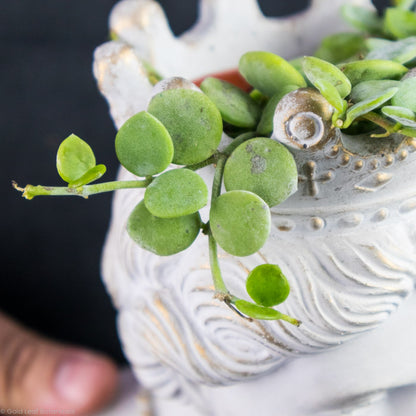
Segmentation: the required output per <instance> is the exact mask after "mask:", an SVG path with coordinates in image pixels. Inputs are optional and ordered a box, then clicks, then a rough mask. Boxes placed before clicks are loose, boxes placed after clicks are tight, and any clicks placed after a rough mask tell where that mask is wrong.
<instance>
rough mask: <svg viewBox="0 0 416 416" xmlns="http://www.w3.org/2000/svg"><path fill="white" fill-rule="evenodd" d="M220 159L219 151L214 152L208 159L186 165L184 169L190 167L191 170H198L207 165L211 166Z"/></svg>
mask: <svg viewBox="0 0 416 416" xmlns="http://www.w3.org/2000/svg"><path fill="white" fill-rule="evenodd" d="M217 159H218V153H214V154H213V155H212V156H211V157H209V158H208V159H205V160H203V161H202V162H199V163H195V164H194V165H187V166H184V167H183V168H182V169H189V170H198V169H202V168H204V167H205V166H209V165H212V164H213V163H215V162H216V161H217Z"/></svg>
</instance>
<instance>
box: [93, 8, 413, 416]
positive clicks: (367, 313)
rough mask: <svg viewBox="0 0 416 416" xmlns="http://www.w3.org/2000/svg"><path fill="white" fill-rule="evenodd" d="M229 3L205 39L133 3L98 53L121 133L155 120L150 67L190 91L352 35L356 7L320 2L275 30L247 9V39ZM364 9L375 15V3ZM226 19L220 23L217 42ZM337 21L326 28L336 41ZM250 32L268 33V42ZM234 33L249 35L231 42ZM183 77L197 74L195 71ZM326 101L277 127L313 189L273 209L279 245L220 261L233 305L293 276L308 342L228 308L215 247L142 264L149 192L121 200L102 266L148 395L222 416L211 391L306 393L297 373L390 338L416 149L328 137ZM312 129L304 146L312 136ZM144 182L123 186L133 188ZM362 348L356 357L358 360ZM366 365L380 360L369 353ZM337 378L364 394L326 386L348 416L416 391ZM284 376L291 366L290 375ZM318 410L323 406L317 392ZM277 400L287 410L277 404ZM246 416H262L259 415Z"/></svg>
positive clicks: (401, 285)
mask: <svg viewBox="0 0 416 416" xmlns="http://www.w3.org/2000/svg"><path fill="white" fill-rule="evenodd" d="M231 3H232V1H230V0H227V1H225V0H224V1H220V0H218V1H216V2H215V1H214V2H210V1H204V2H203V3H202V12H203V13H202V16H201V19H200V22H199V25H197V27H196V28H195V29H194V30H193V31H191V32H189V33H187V35H186V36H185V37H184V38H183V39H177V38H175V37H173V35H172V34H171V33H170V31H169V29H168V27H167V23H166V20H165V17H164V15H163V13H162V11H161V10H160V8H159V7H158V5H157V3H155V2H153V1H150V0H148V1H139V0H125V1H123V2H121V3H119V4H118V5H117V6H116V7H115V9H114V11H113V14H112V18H111V25H112V29H113V31H114V32H115V33H116V34H117V36H118V37H119V39H120V40H119V41H117V42H110V43H107V44H105V45H103V46H101V47H100V48H98V49H97V51H96V53H95V62H94V71H95V76H96V78H97V81H98V85H99V87H100V90H101V91H102V93H103V94H104V95H105V97H106V98H107V100H108V101H109V104H110V109H111V114H112V116H113V118H114V120H115V122H116V124H117V126H121V124H122V123H123V122H124V121H125V120H126V119H127V118H129V117H130V116H132V115H133V114H135V113H136V112H138V111H140V110H143V109H144V108H145V107H146V105H147V102H148V100H149V97H150V95H151V93H152V92H151V90H152V86H151V85H150V83H149V81H148V78H147V70H146V68H145V66H144V65H143V63H142V61H141V59H140V56H143V57H144V58H146V59H149V58H150V59H153V61H152V64H153V65H154V66H155V67H156V68H157V69H158V70H159V71H160V72H161V73H162V74H163V75H165V76H167V77H168V76H173V75H177V74H178V73H180V74H181V75H183V76H186V77H189V78H191V79H195V78H197V77H199V76H201V75H203V74H204V73H212V72H214V71H217V70H223V69H227V68H230V67H233V66H235V62H236V61H237V60H238V57H239V56H240V55H241V53H242V52H244V51H246V50H249V49H265V50H271V51H274V52H277V53H279V54H281V55H286V56H287V57H288V58H291V57H293V56H296V55H300V54H303V53H306V52H307V50H308V49H311V48H313V47H315V46H316V44H317V42H318V39H320V38H321V37H322V36H323V35H324V33H330V32H332V31H335V29H336V30H337V31H339V26H340V23H339V21H338V20H337V18H336V17H335V16H336V15H337V9H338V8H339V6H340V5H341V4H342V3H343V2H342V1H336V2H331V4H328V2H326V1H315V2H313V7H311V9H310V10H309V11H308V13H303V14H302V15H299V16H294V17H292V18H291V21H287V22H285V21H272V20H270V21H269V20H267V19H266V18H264V17H263V16H262V15H261V14H260V12H259V10H258V9H257V7H256V5H255V2H254V1H249V0H245V1H241V7H240V9H239V13H240V14H239V16H238V19H240V21H241V20H244V21H245V25H241V24H238V25H237V21H232V20H231V21H230V22H228V23H226V22H225V21H224V19H222V17H221V16H224V13H225V12H226V11H227V10H230V8H231ZM333 3H334V4H333ZM361 3H362V4H368V6H369V7H370V4H369V2H366V1H364V0H363V1H361ZM210 13H211V14H210ZM212 13H214V16H216V17H215V19H214V20H211V21H210V29H209V30H208V28H205V32H204V31H203V28H204V27H205V25H206V24H207V21H208V19H209V18H208V17H209V16H212ZM230 16H232V17H231V19H233V18H235V19H237V17H236V16H235V15H233V14H230ZM328 16H331V18H330V19H329V18H328ZM324 18H325V19H326V20H325V22H329V23H328V25H322V21H323V20H324ZM288 24H290V28H291V29H290V30H289V29H288V26H287V25H288ZM242 26H244V30H242ZM249 27H252V28H260V27H261V33H260V30H254V31H250V30H248V28H249ZM230 28H233V30H234V28H235V31H236V32H238V33H235V34H234V36H232V37H230V36H226V34H227V33H228V31H229V30H230ZM200 31H201V33H204V36H201V33H200ZM233 33H234V32H233ZM288 33H289V34H290V35H291V36H290V37H289V36H288ZM278 35H281V37H279V36H278ZM283 35H285V37H284V40H283ZM292 38H293V39H296V41H294V40H293V39H292ZM271 39H273V42H272V43H271ZM279 39H281V40H279ZM212 45H215V46H212ZM173 56H175V58H174V59H173V58H172V57H173ZM190 57H192V58H190ZM181 62H182V63H183V62H187V63H190V64H189V65H186V66H184V67H183V68H181V65H182V64H181ZM180 69H181V71H180ZM182 69H183V70H182ZM181 82H182V81H181ZM305 93H308V90H307V89H302V90H298V91H296V92H294V93H291V94H292V95H291V96H290V97H289V98H293V97H294V96H296V94H298V95H299V94H305ZM289 95H290V94H289ZM308 98H309V99H311V97H310V96H309V97H308ZM317 100H318V98H316V97H312V103H313V105H312V104H311V101H309V102H306V101H307V100H304V103H303V104H302V106H303V107H302V106H301V107H302V108H299V109H298V110H297V111H295V112H293V111H292V110H293V106H292V105H289V104H287V102H286V104H285V103H283V104H282V106H284V108H283V110H282V109H278V110H279V111H277V112H276V116H275V131H274V138H276V139H277V140H279V141H281V142H283V143H285V144H286V145H288V146H290V147H291V151H292V153H293V155H294V157H295V160H296V163H297V167H298V171H299V189H298V191H297V192H296V193H295V194H294V195H292V196H291V197H290V198H289V199H288V200H286V201H285V202H284V203H283V204H281V205H279V206H277V207H275V208H273V209H272V222H273V226H272V233H271V236H270V238H269V241H268V242H267V243H266V245H265V246H264V247H263V248H262V250H261V251H260V252H258V253H256V254H255V255H252V256H248V257H244V258H237V259H236V258H231V257H230V256H228V255H226V254H224V255H223V257H222V258H221V267H222V270H223V274H224V276H225V277H226V279H227V282H228V284H229V287H230V289H231V290H232V291H233V292H235V293H236V294H238V295H241V296H244V295H243V293H244V289H243V288H244V284H245V279H246V277H247V273H248V270H251V269H253V268H254V267H255V266H256V265H257V264H259V263H260V262H262V263H264V262H266V263H272V264H279V265H280V267H281V268H282V271H283V272H284V273H285V275H286V276H287V278H288V280H289V283H290V285H291V294H290V296H289V298H288V300H287V301H286V302H285V304H284V307H283V308H282V312H284V313H287V314H289V315H291V316H295V317H296V318H298V319H300V320H301V321H302V325H301V326H300V327H299V328H297V327H294V326H291V325H289V324H285V323H283V322H281V321H275V322H266V321H249V320H247V319H245V318H243V317H240V316H239V315H237V314H235V313H234V312H233V311H231V310H230V309H229V308H228V307H227V306H226V305H225V304H223V303H220V302H219V301H218V300H216V299H215V298H214V296H213V295H214V288H213V286H212V282H211V275H210V271H209V259H208V257H207V254H206V253H207V250H206V246H207V241H206V239H205V238H204V237H203V236H200V237H199V239H198V240H197V242H196V244H194V245H193V246H192V247H191V248H190V249H188V250H187V251H185V252H183V253H180V254H176V255H174V256H171V257H167V258H160V257H157V256H155V255H153V254H151V253H149V252H146V251H144V250H141V249H140V248H139V247H138V246H137V245H135V243H134V242H133V241H132V240H131V239H130V238H129V237H128V235H127V233H126V231H125V226H126V222H127V218H128V216H129V214H130V212H131V210H132V209H133V208H134V206H135V205H136V204H137V203H138V202H139V201H140V199H141V198H142V195H141V194H140V193H138V192H137V190H135V191H123V192H119V193H117V194H116V196H115V198H114V205H113V217H112V222H111V226H110V230H109V234H108V238H107V242H106V246H105V250H104V256H103V276H104V281H105V283H106V286H107V288H108V290H109V292H110V294H111V296H112V298H113V301H114V303H115V305H116V306H117V308H118V310H119V329H120V335H121V338H122V342H123V345H124V348H125V352H126V354H127V357H128V358H129V360H130V361H131V363H132V365H133V368H134V370H135V371H136V373H137V375H138V376H139V378H140V380H141V382H142V383H143V384H144V385H145V386H146V387H148V388H149V389H152V390H153V391H154V392H156V393H157V394H160V395H163V396H165V397H174V396H177V395H179V394H183V395H185V396H186V397H187V398H188V399H190V400H191V401H193V402H195V403H197V404H198V403H199V405H200V406H201V407H204V406H210V405H211V406H212V408H213V409H214V410H213V412H217V413H215V414H222V413H221V412H219V411H216V410H215V404H212V403H211V404H210V403H209V402H210V398H211V397H213V396H212V395H213V394H214V393H213V391H216V390H212V391H211V390H209V388H208V387H204V386H217V385H231V384H234V383H240V382H242V381H247V380H251V379H254V378H256V377H258V376H264V375H266V374H270V373H271V372H273V371H275V372H274V373H273V374H276V376H274V375H273V376H269V377H272V379H273V377H277V378H276V379H275V380H276V383H278V377H279V376H278V375H277V374H285V372H286V374H287V377H288V378H290V380H292V382H293V381H294V380H299V383H300V385H301V384H302V381H301V380H302V377H303V375H302V370H301V368H296V364H288V363H290V362H291V359H292V358H300V357H307V356H308V355H310V354H314V353H317V352H324V351H327V350H329V349H331V348H332V347H336V346H340V345H341V344H344V343H346V342H347V341H350V340H352V339H355V337H356V336H357V335H359V334H362V333H365V332H367V331H369V330H370V329H374V328H377V327H378V326H379V325H381V324H383V323H385V321H386V320H387V319H388V318H389V317H390V315H391V314H392V313H393V312H395V311H396V310H397V308H398V307H399V306H400V305H402V304H403V303H405V300H406V299H407V298H409V297H410V296H411V295H412V293H413V288H414V280H415V277H416V226H415V224H416V183H415V181H414V180H413V178H414V175H415V173H416V153H415V150H416V142H415V141H414V140H411V139H404V138H403V137H401V136H397V137H395V138H394V139H393V140H392V139H389V140H387V139H379V140H378V142H377V145H376V146H375V145H374V140H371V139H369V138H357V137H348V136H345V135H341V134H340V133H339V132H337V131H335V130H333V129H332V130H331V129H330V127H329V124H328V120H329V119H330V114H329V109H328V108H327V107H326V103H324V102H317ZM316 109H318V110H316ZM316 114H319V117H318V118H317V117H316ZM305 120H306V121H307V123H306V126H307V129H306V131H304V130H302V126H304V124H303V122H304V121H305ZM224 140H227V138H224ZM305 144H306V146H304V145H305ZM203 174H204V175H205V176H206V177H207V178H208V177H210V176H211V175H212V174H213V172H212V171H211V168H210V167H208V168H204V172H203ZM131 177H132V174H130V173H129V172H127V171H125V170H123V169H122V170H120V173H119V178H121V179H130V178H131ZM407 302H409V300H407ZM406 316H407V315H406ZM405 318H406V317H405ZM405 318H404V319H405ZM366 336H368V335H366ZM363 337H364V336H363ZM359 338H360V337H359ZM413 338H414V336H412V337H411V339H410V340H409V339H408V340H404V341H403V342H406V343H407V344H408V345H409V348H410V347H411V346H412V345H413V344H415V342H416V341H415V340H413ZM357 339H358V338H357ZM390 341H392V340H390ZM354 342H357V341H353V342H352V344H351V345H358V344H354ZM386 342H387V343H388V342H389V339H387V340H386ZM346 345H348V343H347V344H346ZM369 345H371V339H370V340H369ZM343 348H344V347H343ZM345 348H348V347H347V346H346V347H345ZM364 350H365V348H361V347H360V346H359V347H357V351H356V354H357V357H360V358H361V357H365V354H364V352H363V351H364ZM338 351H342V348H340V349H339V350H338ZM352 351H354V350H352ZM326 354H329V355H326ZM331 354H332V353H329V352H326V353H325V354H322V356H327V357H331ZM335 354H336V353H335ZM363 354H364V355H363ZM368 354H369V356H370V357H371V356H372V353H371V351H369V352H368ZM405 355H406V354H405ZM337 357H338V358H337ZM344 358H345V357H344ZM373 358H374V357H373ZM302 359H304V360H306V361H304V362H306V363H309V361H307V360H308V359H307V358H300V360H302ZM316 359H317V361H316V362H319V363H321V362H320V361H319V359H318V358H316ZM381 359H382V358H381V357H378V359H377V360H378V361H380V360H381ZM328 360H329V361H328V362H331V361H330V360H331V358H328ZM369 361H370V362H371V359H370V360H369ZM295 362H296V361H295ZM333 362H334V365H335V366H339V369H340V370H339V373H340V375H342V376H341V377H342V379H343V380H344V381H345V380H347V381H348V380H349V381H350V382H347V381H345V383H344V384H345V386H344V387H345V388H344V391H343V393H342V394H341V393H339V392H338V393H337V392H336V386H335V385H336V383H335V384H334V383H330V382H328V384H327V385H325V383H324V382H323V384H322V385H323V386H324V387H325V389H326V392H327V393H325V394H327V395H328V400H330V399H333V400H335V402H334V403H335V404H333V408H334V409H335V408H339V409H341V408H343V407H342V406H344V408H346V407H345V405H343V404H342V403H341V401H342V400H341V398H343V399H345V398H346V399H348V398H350V401H349V403H350V404H351V403H352V404H351V406H354V403H356V402H354V400H353V399H351V397H359V396H360V394H361V395H364V396H365V395H368V396H369V397H370V396H371V397H372V395H373V393H374V391H375V390H376V389H379V390H380V391H381V390H383V391H384V390H388V389H389V388H391V387H397V386H400V385H402V384H410V383H416V368H413V367H412V366H410V367H409V368H408V369H407V370H406V371H404V372H403V377H402V378H403V379H400V378H398V379H396V378H394V377H393V378H392V377H391V373H392V369H391V368H386V369H385V373H383V374H382V375H381V376H380V377H379V378H378V380H381V381H380V383H378V384H377V383H369V384H368V385H367V386H358V387H353V384H354V383H353V382H352V381H353V380H354V377H353V375H352V376H351V377H350V379H348V376H347V375H345V374H348V371H347V369H346V366H347V365H350V366H351V364H350V363H349V362H348V360H346V361H345V362H343V358H342V353H340V355H338V356H336V355H335V358H334V361H333ZM284 363H286V364H287V365H286V366H285V367H284V368H282V369H281V370H279V371H277V369H278V368H279V367H280V366H281V365H282V364H284ZM308 365H309V364H305V367H304V368H309V370H310V374H315V373H314V372H313V370H312V367H313V365H312V367H308ZM344 370H345V371H344ZM357 371H358V370H357ZM316 374H319V371H317V372H316ZM316 374H315V375H316ZM361 376H362V375H360V377H361ZM311 377H312V376H311ZM389 377H390V379H389ZM288 378H287V379H288ZM307 378H308V376H307V375H305V379H307ZM369 378H370V379H371V376H369ZM393 379H394V380H393ZM386 380H390V381H386ZM295 382H296V381H295ZM340 383H341V381H340ZM373 384H374V385H373ZM376 384H377V385H376ZM246 386H247V392H249V391H250V388H254V389H256V388H257V387H254V384H252V383H251V384H250V383H249V384H247V385H246ZM306 388H307V386H306V387H305V389H306ZM314 388H317V387H316V386H314ZM230 389H231V388H230ZM230 391H232V389H231V390H230ZM256 391H257V390H256ZM311 391H314V392H315V393H316V391H315V390H313V389H311ZM377 391H378V390H377ZM240 393H241V392H240ZM219 394H220V393H219ZM331 395H332V396H331ZM315 396H317V397H322V395H320V394H319V392H318V394H316V395H315ZM307 397H309V396H308V394H307V393H305V403H309V405H311V406H312V405H313V406H317V409H318V410H319V408H320V407H319V406H321V405H322V403H319V400H318V399H317V398H316V397H315V398H310V399H307ZM311 397H312V396H311ZM204 400H205V401H204ZM267 400H269V401H270V403H274V401H273V400H274V398H273V397H272V395H270V396H269V397H268V398H267ZM267 400H266V401H267ZM307 400H309V402H308V401H307ZM337 400H339V402H338V401H337ZM357 400H358V399H357ZM243 402H244V400H243ZM300 402H302V400H301V401H300ZM358 402H359V401H357V403H358ZM284 406H287V407H284ZM296 406H299V405H298V404H296V403H295V401H294V400H292V401H291V400H290V399H288V401H287V403H285V404H283V408H285V409H288V410H287V413H285V414H287V415H292V414H293V415H295V414H303V413H296V411H299V412H300V410H299V407H296ZM305 406H306V404H305ZM337 406H338V407H337ZM357 406H358V404H357ZM208 408H209V407H208ZM225 408H226V407H225ZM225 408H224V409H225ZM295 408H296V409H298V410H293V409H295ZM290 409H292V410H290ZM240 410H241V409H240ZM224 411H225V410H224ZM242 411H244V409H243V410H242ZM200 412H201V414H203V411H202V410H200ZM246 412H247V414H250V413H249V409H248V408H247V410H246ZM290 412H292V413H290ZM193 414H195V413H193ZM208 414H209V413H208ZM224 414H234V413H224ZM239 414H246V413H239ZM318 414H323V413H318ZM328 414H330V413H328ZM331 414H332V413H331ZM333 414H336V413H333ZM380 414H381V413H380Z"/></svg>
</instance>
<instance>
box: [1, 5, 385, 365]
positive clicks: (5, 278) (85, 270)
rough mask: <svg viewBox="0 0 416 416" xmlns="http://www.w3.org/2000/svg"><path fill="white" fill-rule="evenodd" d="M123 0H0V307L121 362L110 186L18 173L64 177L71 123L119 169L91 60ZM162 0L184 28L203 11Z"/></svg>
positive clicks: (279, 11) (283, 11) (283, 10)
mask: <svg viewBox="0 0 416 416" xmlns="http://www.w3.org/2000/svg"><path fill="white" fill-rule="evenodd" d="M235 1H238V0H235ZM115 3H116V1H115V0H41V1H39V0H38V1H36V0H0V57H1V58H0V92H1V95H0V98H1V101H0V103H1V104H0V106H1V107H0V123H1V124H0V126H1V132H0V146H1V147H0V169H1V175H0V195H1V200H0V201H1V204H2V207H1V210H0V213H1V218H0V227H1V228H0V237H1V252H0V253H1V260H0V267H1V269H0V270H1V277H0V309H2V310H4V311H6V312H8V313H10V314H11V315H12V316H14V317H16V318H17V319H19V320H21V321H22V322H23V323H25V324H26V325H28V326H30V327H32V328H34V329H36V330H39V331H42V332H43V333H45V334H47V335H49V336H51V337H53V338H55V339H58V340H61V341H64V342H71V343H76V344H81V345H85V346H89V347H91V348H94V349H97V350H101V351H104V352H106V353H108V354H109V355H111V356H112V357H114V358H115V359H116V360H117V361H118V362H123V355H122V352H121V350H120V346H119V342H118V339H117V335H116V330H115V312H114V310H113V308H112V305H111V302H110V300H109V297H108V296H107V294H106V292H105V289H104V286H103V285H102V283H101V280H100V270H99V265H100V255H101V248H102V244H103V241H104V238H105V233H106V230H107V225H108V221H109V217H110V205H111V195H98V196H95V197H92V198H90V199H89V200H88V201H86V200H83V199H81V198H63V197H62V198H37V199H34V200H33V201H30V202H29V201H26V200H24V199H23V198H21V197H20V196H19V194H18V193H17V192H16V191H14V190H13V189H12V187H11V184H10V182H11V180H12V179H14V180H16V181H17V182H18V183H19V184H20V185H25V184H27V183H32V184H43V185H57V184H60V183H61V181H60V179H59V177H58V175H57V173H56V169H55V156H56V150H57V148H58V146H59V143H60V142H61V141H62V140H63V139H64V138H65V137H67V136H68V135H69V134H70V133H72V132H73V133H75V134H77V135H79V136H80V137H82V138H83V139H85V140H86V141H87V142H88V143H89V144H90V145H91V146H92V148H93V149H94V151H95V154H96V157H97V163H104V164H106V165H107V167H108V172H107V174H106V175H105V177H104V178H103V179H105V180H112V179H114V177H115V175H116V170H117V163H116V161H115V154H114V151H113V140H114V134H115V129H114V126H113V124H112V121H111V119H110V116H109V114H108V108H107V104H106V102H105V101H104V99H103V98H102V97H101V96H100V94H99V92H98V90H97V88H96V85H95V81H94V78H93V75H92V70H91V63H92V53H93V50H94V48H95V47H96V46H98V45H100V44H101V43H103V42H105V41H106V40H107V36H108V29H107V17H108V14H109V12H110V10H111V8H112V6H113V5H114V4H115ZM160 3H161V4H162V6H163V7H164V8H165V11H166V13H167V15H168V17H169V20H170V22H171V25H172V29H173V31H174V32H175V33H176V34H180V33H182V32H183V31H184V30H186V29H187V28H189V27H190V26H191V25H192V24H193V22H194V21H195V19H196V16H197V11H198V10H197V9H198V8H197V0H181V1H178V0H163V1H162V0H161V1H160ZM259 3H260V5H261V7H262V10H263V12H264V13H265V14H266V15H269V16H278V15H287V14H291V13H294V12H296V11H299V10H301V9H302V8H304V7H306V5H307V4H308V1H306V0H296V1H295V0H292V1H291V2H288V1H284V0H281V1H277V0H274V1H273V0H260V1H259ZM377 3H378V4H379V5H380V4H381V3H383V2H382V1H380V2H377ZM386 3H387V1H384V4H386Z"/></svg>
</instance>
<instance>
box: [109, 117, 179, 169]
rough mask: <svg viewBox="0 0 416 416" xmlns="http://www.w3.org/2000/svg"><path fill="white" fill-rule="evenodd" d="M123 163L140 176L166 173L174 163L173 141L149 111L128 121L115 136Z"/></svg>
mask: <svg viewBox="0 0 416 416" xmlns="http://www.w3.org/2000/svg"><path fill="white" fill-rule="evenodd" d="M115 146H116V153H117V157H118V160H119V161H120V163H121V164H122V165H123V166H124V167H125V168H126V169H127V170H128V171H130V172H132V173H134V174H135V175H137V176H151V175H155V174H157V173H160V172H163V171H164V170H165V169H166V168H167V167H168V166H169V164H170V163H171V162H172V157H173V144H172V139H171V137H170V135H169V133H168V131H167V130H166V128H165V127H164V126H163V124H162V123H161V122H160V121H159V120H158V119H156V118H155V117H154V116H152V115H151V114H149V113H147V112H146V111H141V112H140V113H137V114H136V115H134V116H133V117H131V118H129V119H128V120H127V121H126V122H125V123H124V124H123V125H122V126H121V128H120V130H119V131H118V133H117V136H116V143H115Z"/></svg>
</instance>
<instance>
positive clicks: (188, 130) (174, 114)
mask: <svg viewBox="0 0 416 416" xmlns="http://www.w3.org/2000/svg"><path fill="white" fill-rule="evenodd" d="M147 110H148V112H149V113H150V114H152V115H153V116H155V117H156V118H157V119H158V120H159V121H160V122H161V123H162V124H163V125H164V126H165V127H166V130H167V131H168V132H169V135H170V137H171V139H172V142H173V147H174V154H173V159H172V162H173V163H176V164H178V165H191V164H195V163H199V162H202V161H204V160H205V159H208V158H209V157H210V156H212V155H213V154H214V152H215V151H216V150H217V148H218V145H219V143H220V141H221V137H222V132H223V125H222V118H221V114H220V112H219V110H218V109H217V107H216V106H215V104H214V103H213V102H212V101H211V100H210V99H209V98H208V97H207V96H206V95H205V94H203V93H202V92H199V91H195V90H192V89H169V90H166V91H163V92H161V93H159V94H156V95H155V96H154V97H153V98H152V100H151V101H150V103H149V106H148V109H147Z"/></svg>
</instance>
